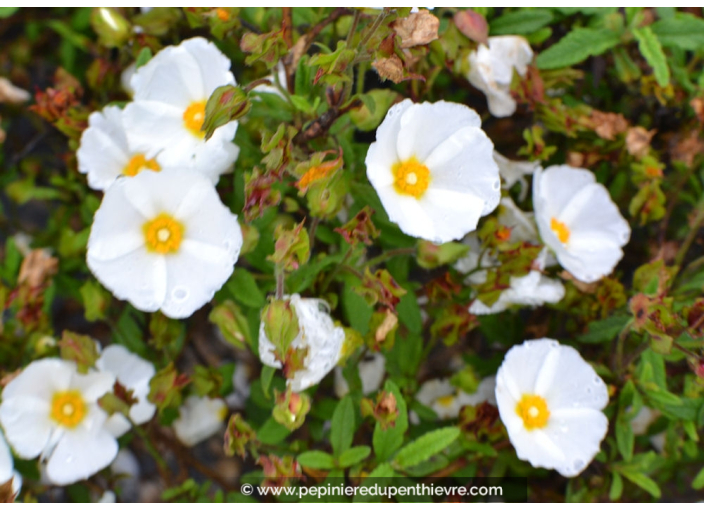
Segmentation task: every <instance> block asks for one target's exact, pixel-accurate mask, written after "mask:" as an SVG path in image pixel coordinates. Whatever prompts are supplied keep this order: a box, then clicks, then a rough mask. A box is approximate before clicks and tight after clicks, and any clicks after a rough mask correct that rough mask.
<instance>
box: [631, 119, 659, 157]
mask: <svg viewBox="0 0 704 510" xmlns="http://www.w3.org/2000/svg"><path fill="white" fill-rule="evenodd" d="M656 132H657V130H656V129H652V130H650V131H648V130H647V129H645V128H642V127H640V126H636V127H633V128H628V131H627V132H626V149H627V150H628V153H629V154H630V155H631V156H635V157H637V158H642V157H644V156H645V155H646V154H648V149H649V148H650V141H651V140H652V139H653V135H655V133H656Z"/></svg>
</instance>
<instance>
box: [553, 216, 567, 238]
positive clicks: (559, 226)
mask: <svg viewBox="0 0 704 510" xmlns="http://www.w3.org/2000/svg"><path fill="white" fill-rule="evenodd" d="M550 228H551V229H552V231H553V232H555V235H556V236H557V238H558V239H559V240H560V242H561V243H562V244H565V243H566V242H567V241H569V240H570V229H569V228H568V227H567V225H565V224H564V223H562V222H561V221H560V220H558V219H556V218H552V219H551V220H550Z"/></svg>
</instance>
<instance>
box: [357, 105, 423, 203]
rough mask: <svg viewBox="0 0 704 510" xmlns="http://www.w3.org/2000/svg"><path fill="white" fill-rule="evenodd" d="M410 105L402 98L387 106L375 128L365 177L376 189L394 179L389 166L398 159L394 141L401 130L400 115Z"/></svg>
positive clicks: (367, 158)
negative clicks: (374, 138)
mask: <svg viewBox="0 0 704 510" xmlns="http://www.w3.org/2000/svg"><path fill="white" fill-rule="evenodd" d="M412 106H413V101H411V100H410V99H404V100H403V101H401V102H400V103H398V104H395V105H393V106H392V107H391V108H389V111H388V112H387V113H386V117H384V120H383V122H382V123H381V124H380V125H379V127H378V128H377V130H376V142H374V143H372V144H371V145H370V146H369V151H368V152H367V157H366V159H365V164H366V165H367V177H368V178H369V181H370V182H371V183H372V185H373V186H374V187H375V188H377V189H378V188H379V187H382V186H388V185H390V184H391V183H392V182H393V180H394V178H393V175H392V173H391V167H392V166H393V165H394V164H396V163H398V162H399V161H400V158H399V154H398V152H397V150H396V143H397V140H398V137H399V133H400V131H401V117H402V116H403V114H404V113H405V112H406V111H408V109H409V108H411V107H412Z"/></svg>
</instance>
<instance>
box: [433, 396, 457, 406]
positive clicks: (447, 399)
mask: <svg viewBox="0 0 704 510" xmlns="http://www.w3.org/2000/svg"><path fill="white" fill-rule="evenodd" d="M454 402H455V396H454V395H445V396H444V397H440V398H438V400H437V403H438V404H440V405H441V406H443V407H450V406H451V405H452V404H453V403H454Z"/></svg>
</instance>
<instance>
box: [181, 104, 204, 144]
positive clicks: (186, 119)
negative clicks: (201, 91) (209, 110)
mask: <svg viewBox="0 0 704 510" xmlns="http://www.w3.org/2000/svg"><path fill="white" fill-rule="evenodd" d="M204 120H205V101H195V102H193V103H191V104H190V105H189V106H188V108H186V111H185V112H183V125H184V126H186V129H188V130H189V131H190V132H191V133H193V135H194V136H197V137H198V138H203V137H204V136H205V133H204V132H203V131H201V129H202V128H203V121H204Z"/></svg>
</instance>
